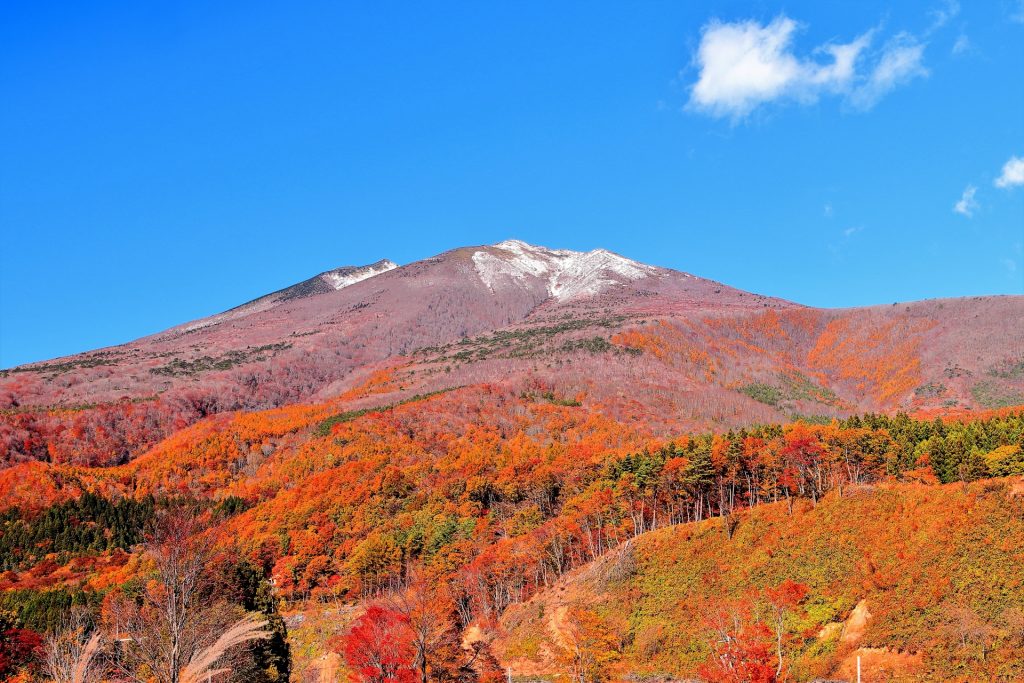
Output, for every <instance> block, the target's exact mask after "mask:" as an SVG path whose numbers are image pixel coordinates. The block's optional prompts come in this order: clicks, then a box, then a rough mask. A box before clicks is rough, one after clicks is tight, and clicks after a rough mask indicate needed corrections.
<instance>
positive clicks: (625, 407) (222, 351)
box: [0, 240, 1024, 462]
mask: <svg viewBox="0 0 1024 683" xmlns="http://www.w3.org/2000/svg"><path fill="white" fill-rule="evenodd" d="M370 381H373V382H376V383H377V386H378V388H379V391H378V393H380V394H382V395H386V396H389V397H392V398H394V399H396V400H400V399H401V398H402V397H407V396H411V395H414V394H417V393H425V392H431V391H437V390H440V389H445V388H449V387H452V386H465V385H475V384H486V383H501V384H504V385H508V386H515V387H518V388H519V389H520V390H521V391H533V390H534V389H535V388H536V387H542V390H543V391H545V392H549V393H553V394H557V395H559V396H565V397H570V398H571V399H572V400H586V401H587V402H589V403H590V404H591V405H593V406H595V407H596V408H597V409H599V410H601V411H603V412H604V413H605V414H607V415H610V416H614V417H617V418H620V419H632V420H637V421H639V422H640V423H642V424H643V425H644V426H645V427H646V428H647V429H649V430H650V432H651V433H652V434H668V433H672V432H675V431H678V430H680V429H694V428H711V427H717V426H739V425H742V424H748V423H751V422H769V421H779V420H784V419H787V418H789V417H791V416H792V415H796V414H802V415H811V416H834V415H847V414H851V413H854V412H863V411H894V410H924V409H935V410H939V409H964V408H975V409H977V408H986V407H998V406H1000V405H1010V404H1015V403H1021V402H1024V398H1022V395H1024V297H1013V296H997V297H973V298H967V299H949V300H934V301H923V302H916V303H908V304H892V305H891V306H875V307H867V308H853V309H839V310H836V309H817V308H810V307H806V306H802V305H799V304H797V303H793V302H789V301H784V300H781V299H776V298H772V297H766V296H761V295H758V294H753V293H750V292H744V291H741V290H737V289H734V288H731V287H728V286H726V285H723V284H720V283H717V282H714V281H711V280H707V279H704V278H700V277H697V276H694V275H690V274H687V273H682V272H678V271H674V270H671V269H667V268H660V267H656V266H651V265H646V264H642V263H638V262H636V261H633V260H630V259H628V258H626V257H624V256H620V255H618V254H614V253H612V252H609V251H606V250H603V249H597V250H594V251H590V252H577V251H569V250H559V249H548V248H545V247H539V246H533V245H530V244H526V243H524V242H521V241H517V240H507V241H504V242H499V243H498V244H495V245H490V246H480V247H464V248H460V249H455V250H452V251H448V252H445V253H443V254H440V255H438V256H435V257H433V258H428V259H425V260H422V261H418V262H415V263H411V264H408V265H405V266H396V265H395V264H394V263H392V262H390V261H378V262H377V263H374V264H371V265H368V266H362V267H345V268H339V269H336V270H332V271H328V272H325V273H321V274H319V275H317V276H315V277H313V278H310V279H309V280H305V281H303V282H300V283H298V284H296V285H293V286H291V287H287V288H285V289H282V290H279V291H277V292H274V293H271V294H268V295H266V296H263V297H260V298H258V299H256V300H254V301H251V302H248V303H246V304H243V305H241V306H239V307H237V308H234V309H231V310H229V311H225V312H224V313H220V314H217V315H214V316H211V317H208V318H204V319H201V320H197V321H194V322H190V323H186V324H183V325H179V326H177V327H174V328H171V329H169V330H167V331H165V332H162V333H159V334H155V335H152V336H149V337H145V338H143V339H139V340H137V341H135V342H131V343H128V344H124V345H121V346H116V347H111V348H107V349H101V350H97V351H91V352H87V353H82V354H79V355H75V356H69V357H66V358H61V359H56V360H53V361H47V362H43V363H33V364H28V365H24V366H20V367H17V368H12V369H10V370H5V371H3V372H2V377H0V406H2V407H3V408H6V409H7V410H8V413H6V414H5V417H4V421H5V424H6V425H7V426H6V427H5V429H4V430H3V431H0V449H2V451H0V457H2V459H3V460H4V461H14V460H22V459H33V458H42V459H50V458H54V457H56V458H57V459H62V458H71V457H74V458H77V459H82V460H84V461H85V462H111V461H123V460H126V459H131V458H133V457H135V456H136V455H137V454H138V453H139V452H140V451H141V450H142V449H144V448H146V447H148V446H150V445H152V443H154V439H156V438H160V437H162V436H165V435H167V434H169V433H170V432H171V431H172V430H173V429H175V428H178V427H180V426H181V425H183V424H189V423H191V422H194V421H195V420H198V419H201V418H202V417H204V416H206V415H210V414H214V413H220V412H224V411H231V410H239V409H243V410H251V409H263V408H271V407H276V406H282V405H288V404H291V403H295V402H297V401H311V400H312V401H316V400H325V399H329V398H332V397H339V396H344V395H346V394H349V393H351V392H352V391H353V390H354V389H356V388H358V387H361V386H364V385H365V384H366V383H367V382H370ZM627 387H628V391H626V388H627ZM356 407H359V405H356ZM50 408H59V409H60V410H58V411H56V412H55V411H53V410H49V412H47V410H46V409H50ZM82 408H86V409H85V410H83V409H82ZM69 409H70V410H69ZM94 422H98V423H101V426H102V429H94V427H93V426H92V423H94ZM57 423H59V424H60V425H64V426H66V427H73V426H75V425H77V429H78V430H79V431H85V432H86V433H90V434H91V433H94V432H96V433H101V434H103V435H104V437H103V439H102V442H103V443H102V445H98V446H96V447H95V448H93V447H91V446H89V445H88V442H86V443H83V442H82V441H81V440H79V441H78V442H76V443H75V444H74V445H71V444H69V445H68V446H67V448H64V447H61V446H54V445H53V444H52V443H51V445H50V446H49V448H48V450H47V449H45V448H44V447H43V445H42V444H43V443H44V441H46V440H45V439H40V438H37V436H33V435H38V433H39V432H40V431H44V432H45V431H47V430H49V431H52V430H54V429H57V428H58V426H59V425H58V424H57ZM60 429H61V430H63V427H61V428H60ZM143 432H144V434H143Z"/></svg>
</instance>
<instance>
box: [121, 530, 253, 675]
mask: <svg viewBox="0 0 1024 683" xmlns="http://www.w3.org/2000/svg"><path fill="white" fill-rule="evenodd" d="M146 555H147V557H148V558H149V560H150V561H151V562H152V563H153V567H154V576H153V579H152V580H151V581H150V582H149V583H148V584H147V586H146V588H145V589H144V590H143V591H142V593H141V595H140V596H139V597H138V598H137V599H129V598H127V597H123V598H121V599H120V600H119V601H117V602H115V603H114V604H113V605H112V609H111V612H112V613H113V614H112V615H111V616H113V618H114V619H116V621H117V623H118V625H119V626H118V627H119V630H120V632H121V635H123V636H125V638H123V639H122V640H124V641H125V642H126V647H125V648H124V651H123V654H122V656H121V657H118V658H116V659H115V664H116V667H117V668H118V670H119V672H120V673H121V674H122V675H123V676H125V677H126V678H128V679H129V680H133V681H137V682H138V683H149V682H150V681H152V680H154V679H155V680H157V681H159V682H160V683H194V682H195V681H198V680H200V678H202V679H203V680H208V679H211V678H213V677H214V676H219V675H221V674H224V673H228V672H229V671H230V669H228V668H219V669H214V668H213V667H214V665H215V664H216V663H217V662H220V661H223V659H224V657H225V656H226V655H228V654H229V650H237V648H236V646H238V645H241V644H243V643H246V642H250V641H252V640H257V639H265V638H268V637H269V636H270V633H269V632H267V631H264V630H262V629H263V627H264V626H266V621H262V620H254V619H251V618H242V619H240V620H239V616H240V612H239V610H238V608H237V607H232V606H231V605H228V604H227V603H225V602H224V601H221V600H218V599H217V598H216V596H214V595H212V593H213V591H212V588H213V586H212V583H211V578H210V574H209V568H210V566H211V564H212V562H213V553H212V549H211V547H210V545H209V543H208V542H207V541H206V540H205V538H204V536H203V534H202V526H201V524H199V522H198V521H197V519H196V517H195V516H194V515H192V514H191V513H189V512H187V511H173V512H169V513H167V514H166V515H164V516H163V517H161V519H160V520H158V523H157V525H156V529H155V531H154V533H153V534H152V536H151V538H150V540H149V541H148V542H147V544H146ZM140 671H147V672H148V674H147V675H146V676H145V677H140V675H139V672H140ZM197 677H200V678H197Z"/></svg>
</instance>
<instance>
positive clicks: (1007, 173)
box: [995, 156, 1024, 189]
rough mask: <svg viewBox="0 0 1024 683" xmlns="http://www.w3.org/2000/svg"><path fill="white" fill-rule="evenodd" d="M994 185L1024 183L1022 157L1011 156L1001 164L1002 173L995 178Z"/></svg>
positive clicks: (1009, 185) (1005, 185)
mask: <svg viewBox="0 0 1024 683" xmlns="http://www.w3.org/2000/svg"><path fill="white" fill-rule="evenodd" d="M995 184H996V187H1003V188H1007V189H1009V188H1011V187H1018V186H1020V185H1024V157H1018V156H1012V157H1010V160H1009V161H1007V162H1006V163H1005V164H1003V174H1002V175H1001V176H999V177H998V178H996V183H995Z"/></svg>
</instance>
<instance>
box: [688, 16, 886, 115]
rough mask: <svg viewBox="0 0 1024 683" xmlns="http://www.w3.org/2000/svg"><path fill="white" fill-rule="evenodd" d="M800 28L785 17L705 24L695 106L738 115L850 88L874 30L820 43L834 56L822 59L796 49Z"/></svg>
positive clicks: (693, 98) (822, 50)
mask: <svg viewBox="0 0 1024 683" xmlns="http://www.w3.org/2000/svg"><path fill="white" fill-rule="evenodd" d="M798 28H799V27H798V24H797V23H796V22H795V21H793V20H792V19H790V18H788V17H785V16H780V17H778V18H777V19H775V20H774V21H772V22H771V23H769V24H767V25H764V26H762V25H761V24H759V23H758V22H756V21H743V22H737V23H731V24H730V23H722V22H720V21H717V20H715V21H712V22H711V23H709V24H708V25H706V26H705V27H704V29H703V32H702V36H701V41H700V46H699V47H698V49H697V57H696V62H697V65H698V66H699V68H700V77H699V78H698V80H697V82H696V83H695V84H694V86H693V88H692V90H691V92H690V104H691V106H693V107H695V108H697V109H701V110H703V111H706V112H708V113H710V114H711V115H713V116H730V117H732V118H734V119H738V118H742V117H744V116H746V115H747V114H749V113H750V112H751V111H753V110H754V109H755V108H757V107H758V106H760V105H761V104H764V103H765V102H770V101H772V100H776V99H795V100H798V101H804V102H809V101H814V100H815V99H817V97H818V95H819V94H820V93H821V92H841V91H843V90H845V89H846V88H848V86H849V84H850V82H851V81H852V79H853V78H854V76H855V74H856V66H857V60H858V57H859V56H860V55H861V53H862V52H863V51H864V49H865V48H866V47H867V46H868V44H869V43H870V41H871V32H870V31H869V32H867V33H865V34H863V35H861V36H860V37H858V38H857V39H856V40H854V41H852V42H850V43H846V44H827V45H823V46H821V47H819V48H818V49H817V50H815V53H817V54H823V55H827V56H828V57H829V58H830V59H829V61H826V62H825V63H820V62H818V61H816V60H814V59H805V58H799V57H797V56H796V55H795V54H794V53H793V51H792V41H793V36H794V34H795V33H796V31H797V29H798Z"/></svg>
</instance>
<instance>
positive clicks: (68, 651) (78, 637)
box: [43, 609, 103, 683]
mask: <svg viewBox="0 0 1024 683" xmlns="http://www.w3.org/2000/svg"><path fill="white" fill-rule="evenodd" d="M101 649H102V639H101V636H100V632H99V630H98V629H94V628H91V624H90V623H89V616H88V613H87V612H86V611H85V610H82V609H72V610H71V611H70V612H69V613H68V615H67V616H66V617H65V619H64V622H63V623H62V624H61V626H60V627H59V628H58V629H57V630H56V631H54V632H53V633H51V634H50V635H48V636H47V637H46V642H45V643H44V648H43V667H44V670H45V671H46V674H47V676H49V678H50V679H52V680H53V681H54V683H94V682H95V681H99V680H100V679H101V678H102V676H103V667H102V664H101V662H100V660H99V657H98V656H99V655H100V653H101Z"/></svg>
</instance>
